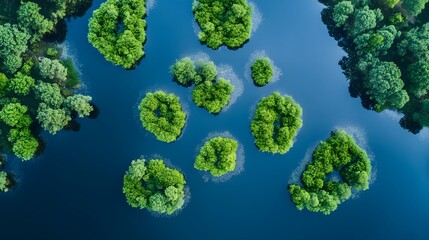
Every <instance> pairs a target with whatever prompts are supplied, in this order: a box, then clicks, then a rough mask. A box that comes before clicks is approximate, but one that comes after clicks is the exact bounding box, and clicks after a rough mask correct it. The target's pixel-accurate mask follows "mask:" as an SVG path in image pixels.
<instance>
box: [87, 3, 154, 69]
mask: <svg viewBox="0 0 429 240" xmlns="http://www.w3.org/2000/svg"><path fill="white" fill-rule="evenodd" d="M145 16H146V8H145V0H107V2H105V3H102V4H101V6H100V8H99V9H97V10H95V11H94V13H93V16H92V18H91V19H90V21H89V34H88V40H89V42H90V43H91V44H92V45H93V46H94V47H95V48H97V49H98V51H100V53H101V54H103V55H104V57H105V58H106V59H107V60H108V61H110V62H112V63H114V64H115V65H121V66H122V67H124V68H127V69H129V68H132V67H134V66H135V65H136V64H137V62H138V61H139V60H140V59H141V58H142V57H143V55H144V52H143V44H144V42H145V41H146V32H145V28H146V21H145V20H144V19H143V18H144V17H145Z"/></svg>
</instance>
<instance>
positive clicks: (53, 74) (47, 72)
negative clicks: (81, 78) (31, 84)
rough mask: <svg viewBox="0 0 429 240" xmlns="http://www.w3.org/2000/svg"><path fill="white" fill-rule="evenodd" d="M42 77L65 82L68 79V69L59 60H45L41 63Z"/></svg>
mask: <svg viewBox="0 0 429 240" xmlns="http://www.w3.org/2000/svg"><path fill="white" fill-rule="evenodd" d="M39 71H40V75H41V76H42V77H44V78H48V79H51V80H58V81H60V82H63V81H65V80H66V79H67V68H66V67H64V65H63V64H61V62H60V61H58V60H57V59H54V60H51V59H49V58H43V59H42V61H40V63H39Z"/></svg>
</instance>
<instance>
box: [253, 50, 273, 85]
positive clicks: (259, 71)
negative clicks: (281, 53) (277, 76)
mask: <svg viewBox="0 0 429 240" xmlns="http://www.w3.org/2000/svg"><path fill="white" fill-rule="evenodd" d="M251 69H252V79H253V81H254V83H255V84H256V85H257V86H265V85H267V84H268V83H269V82H270V81H271V80H272V78H273V76H274V69H273V67H272V66H271V61H270V59H269V58H267V57H261V58H258V59H256V60H255V61H254V62H253V63H252V66H251Z"/></svg>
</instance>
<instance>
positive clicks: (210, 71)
mask: <svg viewBox="0 0 429 240" xmlns="http://www.w3.org/2000/svg"><path fill="white" fill-rule="evenodd" d="M171 72H172V74H173V77H174V79H175V80H176V81H177V82H178V83H179V84H181V85H183V86H191V85H192V84H195V85H196V86H195V88H194V89H193V91H192V100H193V101H194V102H195V104H196V105H197V106H198V107H203V108H205V109H207V111H209V112H210V113H213V114H217V113H219V112H220V111H221V110H222V109H223V108H224V107H225V106H226V105H228V103H229V101H230V99H231V94H232V92H234V86H232V85H231V83H230V82H229V81H227V80H225V79H223V78H221V77H217V69H216V65H215V64H214V63H213V62H210V61H203V60H200V61H198V62H197V63H195V62H194V61H192V60H191V59H190V58H188V57H185V58H182V59H181V60H178V61H177V62H176V63H175V64H174V65H173V66H171Z"/></svg>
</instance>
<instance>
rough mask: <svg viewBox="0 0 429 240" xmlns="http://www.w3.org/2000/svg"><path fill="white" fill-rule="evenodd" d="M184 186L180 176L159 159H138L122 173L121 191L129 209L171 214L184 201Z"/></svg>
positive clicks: (182, 178) (179, 207) (180, 206)
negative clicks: (145, 209) (130, 207)
mask: <svg viewBox="0 0 429 240" xmlns="http://www.w3.org/2000/svg"><path fill="white" fill-rule="evenodd" d="M185 184H186V181H185V177H184V176H183V174H182V173H181V172H179V171H178V170H176V169H173V168H169V167H167V166H165V164H164V162H163V161H162V160H159V159H154V160H150V161H149V162H146V160H144V159H138V160H134V161H132V162H131V166H130V167H129V169H128V171H127V172H126V173H125V176H124V185H123V188H122V191H123V193H124V194H125V198H126V199H127V202H128V204H129V205H130V206H132V207H136V208H140V209H143V208H147V209H149V210H151V211H155V212H158V213H166V214H172V213H174V212H175V211H177V210H179V209H181V208H182V206H183V204H184V202H185V201H184V195H185V191H184V186H185Z"/></svg>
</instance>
